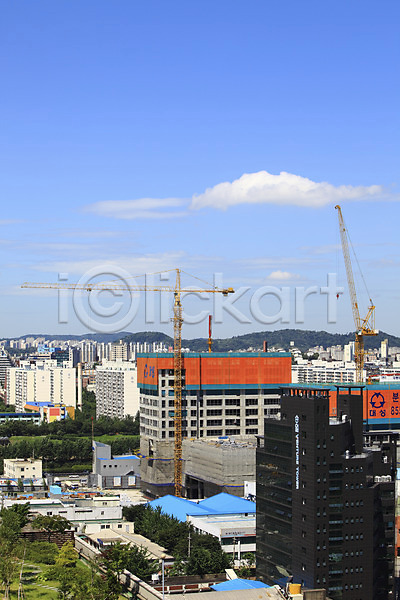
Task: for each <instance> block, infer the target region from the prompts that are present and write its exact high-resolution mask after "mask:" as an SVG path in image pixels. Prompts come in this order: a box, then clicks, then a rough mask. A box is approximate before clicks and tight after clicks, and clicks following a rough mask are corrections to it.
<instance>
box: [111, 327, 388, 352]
mask: <svg viewBox="0 0 400 600" xmlns="http://www.w3.org/2000/svg"><path fill="white" fill-rule="evenodd" d="M384 339H388V340H389V344H390V345H391V346H400V338H398V337H396V336H393V335H389V334H388V333H384V332H380V333H379V334H378V335H377V336H374V337H370V338H368V339H366V340H365V346H366V348H367V349H369V348H379V346H380V343H381V341H382V340H384ZM264 340H267V341H268V347H269V348H271V346H279V347H280V348H284V349H286V350H288V349H289V344H290V342H291V341H294V343H295V346H296V347H297V348H299V349H300V350H302V351H304V352H305V351H306V350H308V348H312V347H313V346H325V347H326V346H336V345H337V344H341V345H343V344H348V343H349V342H352V341H354V333H352V332H350V333H345V334H340V333H328V332H326V331H307V330H301V329H281V330H278V331H258V332H254V333H248V334H245V335H238V336H234V337H231V338H226V339H215V340H213V352H229V351H230V350H231V351H237V350H245V349H246V348H250V347H251V348H259V349H260V350H262V347H263V342H264ZM123 341H124V342H148V343H152V342H164V343H165V345H167V346H173V345H174V342H173V339H172V338H171V337H170V336H168V335H165V334H164V333H160V332H158V331H144V332H143V331H142V332H138V333H133V334H130V335H128V336H126V337H125V338H123ZM182 345H183V346H185V347H188V348H190V349H191V350H192V351H193V352H206V351H207V348H208V339H207V338H196V339H192V340H182Z"/></svg>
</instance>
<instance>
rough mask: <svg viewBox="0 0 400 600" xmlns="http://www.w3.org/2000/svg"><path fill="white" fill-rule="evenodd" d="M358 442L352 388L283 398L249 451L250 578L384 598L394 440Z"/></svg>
mask: <svg viewBox="0 0 400 600" xmlns="http://www.w3.org/2000/svg"><path fill="white" fill-rule="evenodd" d="M369 443H370V445H369V446H368V447H366V445H365V441H364V435H363V402H362V388H361V387H346V388H340V387H338V389H337V416H336V417H335V418H330V417H329V390H326V389H322V388H309V387H307V388H302V387H293V386H291V387H288V388H283V389H282V397H281V418H280V420H277V419H271V418H269V419H266V420H265V426H264V436H260V437H259V438H258V447H257V577H258V578H259V579H261V580H263V581H265V582H267V583H270V584H273V583H277V582H283V581H285V579H286V578H288V577H291V576H293V580H294V582H297V583H302V584H303V585H304V586H305V587H308V588H326V590H327V593H328V596H329V597H330V598H332V599H333V600H342V599H343V600H356V599H357V600H383V599H388V598H393V587H394V579H393V576H394V533H395V528H394V521H395V499H394V493H395V483H394V473H395V465H396V462H395V458H396V443H395V437H394V438H393V437H390V438H389V439H385V440H383V439H382V440H376V441H374V442H371V441H370V442H369Z"/></svg>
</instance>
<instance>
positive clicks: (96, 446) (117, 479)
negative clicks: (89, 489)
mask: <svg viewBox="0 0 400 600" xmlns="http://www.w3.org/2000/svg"><path fill="white" fill-rule="evenodd" d="M91 481H92V485H94V486H96V487H99V488H101V489H104V488H135V487H139V486H140V458H139V457H138V456H136V455H135V454H122V455H119V456H112V455H111V446H109V445H108V444H103V443H102V442H97V441H93V468H92V476H91Z"/></svg>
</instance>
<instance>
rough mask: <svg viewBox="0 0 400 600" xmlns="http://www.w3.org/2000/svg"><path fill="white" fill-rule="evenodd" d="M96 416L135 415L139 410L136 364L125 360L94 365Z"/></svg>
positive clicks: (119, 416)
mask: <svg viewBox="0 0 400 600" xmlns="http://www.w3.org/2000/svg"><path fill="white" fill-rule="evenodd" d="M95 380H96V391H95V393H96V417H97V418H99V417H100V416H102V415H104V416H107V417H118V418H119V419H123V418H124V417H126V416H128V415H130V416H132V417H135V416H136V414H137V412H138V410H139V389H138V387H137V371H136V366H135V365H134V364H133V363H131V362H126V361H121V360H120V361H115V360H113V361H103V363H102V364H101V365H99V366H97V367H96V371H95Z"/></svg>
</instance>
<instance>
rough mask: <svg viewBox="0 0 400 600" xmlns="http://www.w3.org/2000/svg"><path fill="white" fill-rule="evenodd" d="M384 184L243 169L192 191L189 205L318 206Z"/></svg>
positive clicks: (365, 194) (375, 191)
mask: <svg viewBox="0 0 400 600" xmlns="http://www.w3.org/2000/svg"><path fill="white" fill-rule="evenodd" d="M382 194H383V188H382V186H379V185H371V186H352V185H340V186H334V185H332V184H331V183H327V182H325V181H323V182H315V181H312V180H311V179H308V178H307V177H301V176H300V175H293V174H292V173H286V172H285V171H282V172H281V173H280V174H279V175H272V174H271V173H268V172H267V171H259V172H258V173H245V174H244V175H242V176H241V177H239V179H235V181H233V182H229V181H225V182H223V183H219V184H217V185H215V186H214V187H211V188H208V189H206V191H205V192H204V193H203V194H198V195H194V196H193V198H192V202H191V208H194V209H198V208H204V207H206V206H210V207H213V208H219V209H226V208H228V207H229V206H234V205H237V204H279V205H292V206H307V207H311V208H317V207H321V206H325V205H327V204H330V203H336V202H342V201H343V200H361V199H367V198H378V197H379V196H382Z"/></svg>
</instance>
